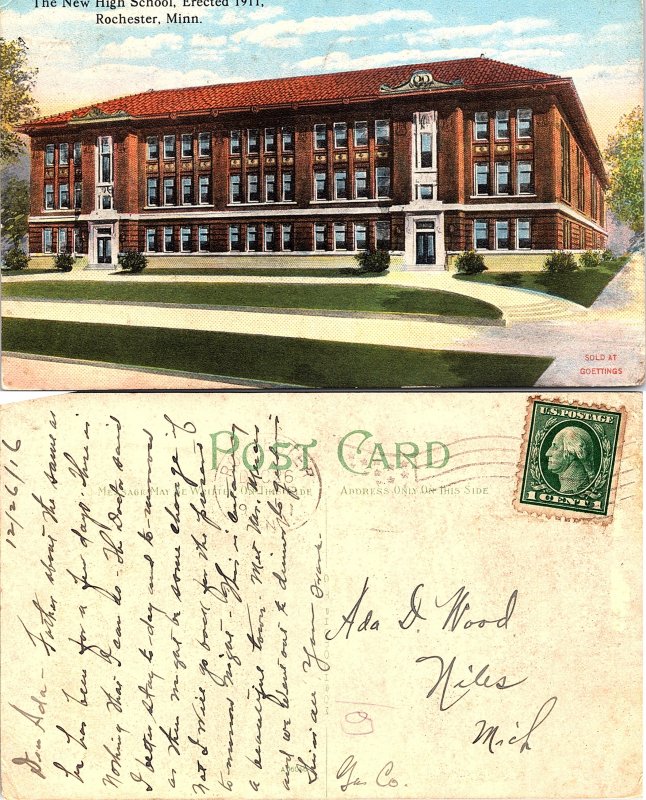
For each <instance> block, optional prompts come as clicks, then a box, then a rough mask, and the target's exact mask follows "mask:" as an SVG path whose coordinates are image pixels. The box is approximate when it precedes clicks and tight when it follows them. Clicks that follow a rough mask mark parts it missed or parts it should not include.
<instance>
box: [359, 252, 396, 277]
mask: <svg viewBox="0 0 646 800" xmlns="http://www.w3.org/2000/svg"><path fill="white" fill-rule="evenodd" d="M355 259H356V261H357V262H358V264H359V268H360V270H361V272H385V271H386V270H387V269H388V267H390V253H389V252H388V250H364V251H363V252H362V253H357V255H356V256H355Z"/></svg>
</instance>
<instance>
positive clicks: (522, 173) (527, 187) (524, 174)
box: [518, 161, 534, 194]
mask: <svg viewBox="0 0 646 800" xmlns="http://www.w3.org/2000/svg"><path fill="white" fill-rule="evenodd" d="M533 166H534V165H533V163H532V162H531V161H519V162H518V194H533V193H534V169H533Z"/></svg>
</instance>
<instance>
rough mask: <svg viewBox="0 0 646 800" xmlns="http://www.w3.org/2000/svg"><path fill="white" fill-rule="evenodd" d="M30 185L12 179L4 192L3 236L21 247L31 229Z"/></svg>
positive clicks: (13, 244)
mask: <svg viewBox="0 0 646 800" xmlns="http://www.w3.org/2000/svg"><path fill="white" fill-rule="evenodd" d="M28 219H29V183H28V182H27V181H21V180H19V179H18V178H11V179H10V180H9V181H7V185H6V187H5V188H4V190H3V192H2V235H3V237H5V238H6V239H8V240H9V241H10V242H11V245H12V247H19V246H20V243H21V242H22V239H23V237H24V236H25V235H26V233H27V230H28V228H29V225H28Z"/></svg>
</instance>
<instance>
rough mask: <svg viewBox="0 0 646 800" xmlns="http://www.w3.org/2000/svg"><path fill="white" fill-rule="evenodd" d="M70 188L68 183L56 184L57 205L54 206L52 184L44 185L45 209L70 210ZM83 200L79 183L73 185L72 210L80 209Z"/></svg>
mask: <svg viewBox="0 0 646 800" xmlns="http://www.w3.org/2000/svg"><path fill="white" fill-rule="evenodd" d="M70 199H71V198H70V186H69V183H59V184H58V205H57V206H55V205H54V203H55V195H54V184H53V183H46V184H45V209H46V210H47V211H49V210H51V209H53V208H72V206H71V205H70ZM82 200H83V187H82V184H81V183H80V182H76V183H75V184H74V206H73V207H74V208H80V207H81V202H82Z"/></svg>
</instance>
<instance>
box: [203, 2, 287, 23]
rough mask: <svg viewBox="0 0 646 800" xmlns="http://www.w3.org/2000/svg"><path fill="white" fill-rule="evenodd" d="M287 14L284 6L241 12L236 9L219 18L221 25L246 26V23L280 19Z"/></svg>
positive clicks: (228, 10) (227, 11)
mask: <svg viewBox="0 0 646 800" xmlns="http://www.w3.org/2000/svg"><path fill="white" fill-rule="evenodd" d="M284 13H285V9H284V8H283V7H282V6H265V7H263V8H257V9H255V10H253V11H241V10H239V9H235V8H227V10H226V11H225V12H224V13H223V14H222V15H221V16H220V17H219V18H218V22H219V24H220V25H244V24H245V23H246V22H263V21H264V20H268V19H274V17H280V16H282V15H283V14H284Z"/></svg>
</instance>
